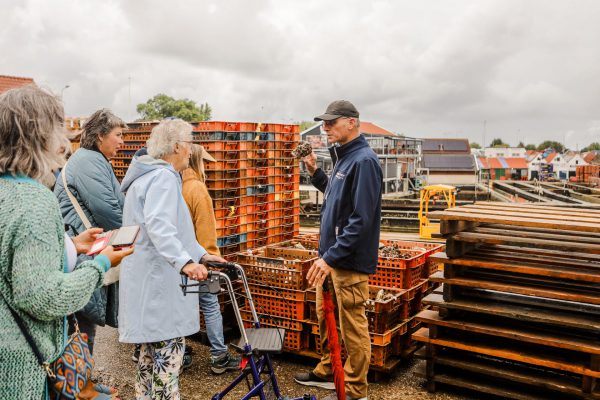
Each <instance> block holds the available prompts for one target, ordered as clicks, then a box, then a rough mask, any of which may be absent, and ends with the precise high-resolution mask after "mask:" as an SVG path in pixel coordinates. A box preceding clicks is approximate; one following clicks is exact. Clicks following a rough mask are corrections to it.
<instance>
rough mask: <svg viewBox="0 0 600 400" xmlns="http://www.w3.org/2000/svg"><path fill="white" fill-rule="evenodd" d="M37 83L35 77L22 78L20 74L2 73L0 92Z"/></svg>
mask: <svg viewBox="0 0 600 400" xmlns="http://www.w3.org/2000/svg"><path fill="white" fill-rule="evenodd" d="M32 83H35V82H34V81H33V78H22V77H19V76H8V75H0V93H4V92H6V91H7V90H10V89H16V88H18V87H21V86H25V85H29V84H32Z"/></svg>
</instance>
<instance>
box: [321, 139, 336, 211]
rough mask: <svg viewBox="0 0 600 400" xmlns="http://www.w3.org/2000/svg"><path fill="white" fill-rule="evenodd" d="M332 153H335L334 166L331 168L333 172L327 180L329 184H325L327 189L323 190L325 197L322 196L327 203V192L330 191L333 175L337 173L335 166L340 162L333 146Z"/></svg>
mask: <svg viewBox="0 0 600 400" xmlns="http://www.w3.org/2000/svg"><path fill="white" fill-rule="evenodd" d="M333 152H334V153H335V165H334V166H333V171H332V172H331V177H330V178H329V183H328V184H327V189H325V196H324V200H325V201H327V197H328V196H329V192H330V190H331V182H333V179H332V178H333V177H335V174H336V172H337V166H338V164H339V162H340V158H339V157H338V153H337V150H336V149H335V146H333Z"/></svg>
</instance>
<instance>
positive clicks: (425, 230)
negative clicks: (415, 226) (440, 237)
mask: <svg viewBox="0 0 600 400" xmlns="http://www.w3.org/2000/svg"><path fill="white" fill-rule="evenodd" d="M430 201H432V202H433V204H435V202H436V201H445V202H446V203H447V205H448V207H447V208H452V207H455V206H456V188H455V187H454V186H449V185H429V186H424V187H423V188H422V189H421V205H420V207H419V237H420V238H421V239H431V234H432V233H439V232H440V224H439V223H432V222H431V221H429V218H427V215H428V213H429V202H430Z"/></svg>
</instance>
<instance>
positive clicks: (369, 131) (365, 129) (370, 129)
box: [360, 121, 398, 136]
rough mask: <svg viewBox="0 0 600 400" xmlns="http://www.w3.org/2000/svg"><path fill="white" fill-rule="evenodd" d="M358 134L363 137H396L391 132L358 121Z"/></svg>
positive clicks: (369, 123)
mask: <svg viewBox="0 0 600 400" xmlns="http://www.w3.org/2000/svg"><path fill="white" fill-rule="evenodd" d="M360 133H362V134H363V135H378V136H398V135H396V134H395V133H393V132H390V131H388V130H385V129H383V128H382V127H380V126H377V125H375V124H373V123H371V122H363V121H360Z"/></svg>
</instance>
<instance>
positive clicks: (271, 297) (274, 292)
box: [250, 285, 305, 320]
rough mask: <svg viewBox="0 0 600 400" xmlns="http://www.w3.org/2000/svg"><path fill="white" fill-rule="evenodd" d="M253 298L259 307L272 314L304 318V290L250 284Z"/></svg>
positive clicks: (262, 310) (297, 318) (298, 318)
mask: <svg viewBox="0 0 600 400" xmlns="http://www.w3.org/2000/svg"><path fill="white" fill-rule="evenodd" d="M250 292H251V293H252V300H253V301H254V304H255V306H256V308H257V309H259V310H261V312H265V313H268V314H270V315H274V316H278V317H284V318H291V319H296V320H304V318H305V307H304V304H305V303H304V291H303V290H289V289H279V288H269V287H266V286H260V285H250Z"/></svg>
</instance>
